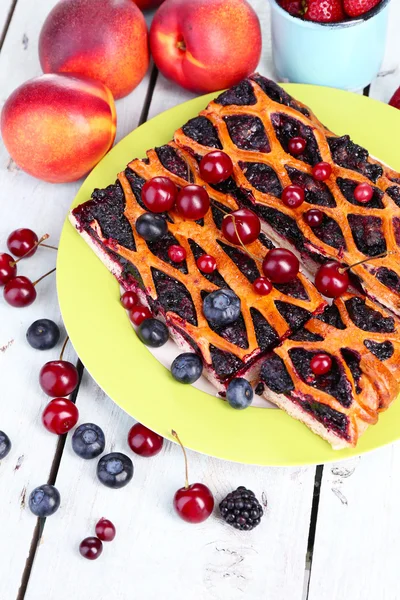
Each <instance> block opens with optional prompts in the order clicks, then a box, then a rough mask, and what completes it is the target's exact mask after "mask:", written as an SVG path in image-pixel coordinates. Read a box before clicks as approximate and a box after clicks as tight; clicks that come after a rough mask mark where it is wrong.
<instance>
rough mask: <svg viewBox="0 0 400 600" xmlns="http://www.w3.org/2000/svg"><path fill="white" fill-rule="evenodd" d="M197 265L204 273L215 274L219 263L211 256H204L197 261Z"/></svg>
mask: <svg viewBox="0 0 400 600" xmlns="http://www.w3.org/2000/svg"><path fill="white" fill-rule="evenodd" d="M196 265H197V266H198V268H199V271H201V272H202V273H213V272H214V271H215V270H216V268H217V261H216V260H215V258H214V257H213V256H210V255H209V254H202V255H201V256H199V258H198V259H197V260H196Z"/></svg>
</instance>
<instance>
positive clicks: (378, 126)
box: [57, 84, 400, 465]
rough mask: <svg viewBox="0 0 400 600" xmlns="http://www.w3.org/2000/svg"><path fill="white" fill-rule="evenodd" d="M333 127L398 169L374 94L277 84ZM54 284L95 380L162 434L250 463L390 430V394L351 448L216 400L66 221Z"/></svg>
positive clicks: (375, 437) (180, 114) (138, 133)
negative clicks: (193, 380) (185, 379)
mask: <svg viewBox="0 0 400 600" xmlns="http://www.w3.org/2000/svg"><path fill="white" fill-rule="evenodd" d="M284 87H285V89H287V90H288V91H289V92H290V93H291V94H293V95H294V96H295V97H296V98H298V99H299V100H301V101H303V102H304V103H305V104H307V105H309V106H310V107H311V108H312V109H313V111H314V112H315V113H316V115H317V116H318V117H319V118H320V119H321V121H322V122H323V123H324V124H325V125H326V126H327V127H329V128H330V129H331V130H332V131H335V132H336V133H338V134H344V133H349V134H350V135H351V136H352V138H353V139H354V140H355V141H357V142H358V143H360V144H362V145H364V146H366V147H367V148H368V149H369V151H370V152H371V154H373V155H374V156H378V157H379V158H380V159H381V160H382V161H384V162H386V163H388V164H390V165H391V166H392V167H393V168H395V169H396V168H397V169H398V170H400V152H399V145H398V140H399V139H400V113H399V112H398V111H396V109H394V108H391V107H389V106H387V105H385V104H383V103H380V102H377V101H374V100H371V99H369V98H366V97H364V96H360V95H357V94H351V93H348V92H343V91H341V90H336V89H330V88H322V87H316V86H308V85H294V84H290V85H285V86H284ZM215 96H216V94H211V95H208V96H203V97H200V98H195V99H194V100H191V101H190V102H186V103H185V104H182V105H180V106H176V107H175V108H172V109H171V110H168V111H166V112H164V113H162V114H160V115H158V116H157V117H155V118H154V119H152V120H151V121H148V122H147V123H145V124H144V125H142V126H141V127H139V128H138V129H136V130H135V131H133V132H132V133H130V134H129V135H128V136H127V137H126V138H124V139H123V140H122V141H121V142H120V143H119V144H118V145H117V146H115V147H114V148H113V149H112V150H111V151H110V152H109V153H108V155H107V156H106V157H105V158H104V159H103V160H102V161H101V162H100V163H99V164H98V165H97V166H96V168H95V169H93V171H92V172H91V173H90V175H89V176H88V177H87V179H86V181H85V182H84V183H83V185H82V187H81V189H80V190H79V192H78V194H77V196H76V198H75V200H74V202H73V206H77V205H78V204H81V203H82V202H85V201H86V200H88V199H89V198H90V194H91V192H92V190H93V189H94V188H96V187H100V188H101V187H104V186H106V185H108V184H110V183H113V182H114V181H115V176H116V173H118V172H119V171H121V170H122V169H123V168H124V167H125V165H126V164H127V163H128V162H129V161H130V160H132V159H133V158H135V157H142V156H145V152H146V149H148V148H152V147H154V146H160V145H162V144H164V143H166V142H168V141H169V140H170V139H171V138H172V136H173V133H174V131H175V129H177V128H178V127H180V126H181V125H182V124H183V123H185V122H186V121H187V120H188V119H189V118H191V117H193V116H195V115H196V114H197V113H198V112H199V111H200V110H202V109H203V108H205V106H206V105H207V103H208V102H209V101H210V100H211V99H212V98H213V97H215ZM57 286H58V295H59V300H60V305H61V311H62V316H63V319H64V322H65V326H66V328H67V331H68V333H69V335H70V337H71V340H72V343H73V345H74V347H75V350H76V352H77V353H78V355H79V356H80V358H81V360H82V362H83V363H84V365H85V367H86V368H87V369H88V371H89V373H90V374H91V375H92V377H93V378H94V379H95V380H96V382H97V383H98V384H99V386H100V387H101V388H102V389H103V390H104V391H105V392H106V394H108V396H110V398H112V399H113V400H114V401H115V402H116V403H117V404H118V405H119V406H120V407H121V408H123V409H124V410H125V411H126V412H127V413H129V414H130V415H132V416H133V417H135V418H136V419H137V420H138V421H140V422H142V423H144V424H145V425H147V426H148V427H149V428H150V429H153V430H154V431H156V432H158V433H159V434H161V435H162V436H164V437H167V438H168V437H170V431H171V429H172V428H173V429H175V430H176V431H178V433H179V435H180V437H181V439H182V440H183V442H184V444H185V445H186V446H187V447H189V448H192V449H193V450H197V451H199V452H203V453H205V454H210V455H213V456H216V457H218V458H223V459H227V460H231V461H237V462H242V463H250V464H259V465H301V464H315V463H323V462H328V461H334V460H339V459H343V458H348V457H350V456H354V455H357V454H361V453H364V452H367V451H369V450H373V449H374V448H378V447H380V446H383V445H384V444H388V443H390V442H393V441H394V440H397V439H398V438H399V437H400V418H399V417H400V402H396V403H395V404H394V405H393V406H392V407H391V409H390V410H389V411H388V412H386V413H384V414H382V415H381V417H380V420H379V423H378V424H377V425H376V426H374V427H370V428H369V430H368V431H367V432H366V433H365V434H364V435H363V436H362V438H361V440H360V443H359V445H358V447H357V449H351V450H343V451H333V450H332V449H331V448H330V446H329V445H328V444H327V443H326V442H324V441H323V440H321V439H320V438H318V437H317V436H316V435H314V434H313V433H311V432H310V431H309V430H308V429H307V428H306V427H305V426H304V425H302V424H301V423H299V422H297V421H295V420H294V419H292V418H290V417H289V416H288V415H286V414H285V413H284V412H283V411H280V410H273V409H270V410H268V409H264V408H249V409H247V410H245V411H235V410H232V409H231V408H230V407H229V406H228V405H227V404H226V403H225V402H223V401H222V400H219V399H218V398H215V397H212V396H210V395H208V394H205V393H204V392H201V391H199V390H196V389H195V388H193V387H191V386H185V385H181V384H179V383H177V382H175V381H174V380H173V379H172V377H171V376H170V374H169V372H168V371H167V370H166V369H165V367H163V366H162V365H161V364H160V363H159V362H158V361H157V360H156V359H155V358H154V357H153V356H152V355H151V354H150V352H149V351H148V350H147V348H146V347H145V346H143V345H142V344H141V342H140V341H139V340H138V338H137V337H136V334H135V332H134V330H133V328H132V327H131V326H130V323H129V320H128V317H127V315H126V313H125V311H124V310H123V309H122V307H121V306H120V303H119V285H118V283H117V281H116V280H115V279H114V278H113V276H112V275H111V274H110V273H109V272H108V271H107V269H106V268H105V267H104V266H103V264H102V263H101V262H100V260H99V259H98V258H97V257H96V256H95V254H94V253H93V252H92V250H91V249H90V248H89V247H88V246H87V245H86V243H85V242H84V241H83V240H82V238H81V237H80V236H79V235H78V233H77V232H76V231H75V230H74V228H73V227H72V226H71V225H70V224H69V223H68V222H66V224H65V226H64V229H63V232H62V236H61V240H60V248H59V252H58V262H57Z"/></svg>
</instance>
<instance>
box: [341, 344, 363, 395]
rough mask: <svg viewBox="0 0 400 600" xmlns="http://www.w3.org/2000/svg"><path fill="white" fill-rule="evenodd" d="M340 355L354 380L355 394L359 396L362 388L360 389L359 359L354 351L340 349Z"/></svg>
mask: <svg viewBox="0 0 400 600" xmlns="http://www.w3.org/2000/svg"><path fill="white" fill-rule="evenodd" d="M340 353H341V355H342V357H343V360H344V361H345V363H346V365H347V366H348V367H349V369H350V373H351V375H352V377H353V379H354V386H355V388H356V392H357V394H360V393H361V391H362V388H361V387H360V379H361V375H362V371H361V369H360V360H361V357H360V355H359V354H358V353H357V352H354V350H350V348H342V349H341V350H340Z"/></svg>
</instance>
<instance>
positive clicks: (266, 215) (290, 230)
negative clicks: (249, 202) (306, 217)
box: [253, 203, 305, 250]
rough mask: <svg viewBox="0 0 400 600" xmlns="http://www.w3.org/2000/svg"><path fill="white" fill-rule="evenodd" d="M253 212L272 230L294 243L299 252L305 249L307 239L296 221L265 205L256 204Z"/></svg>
mask: <svg viewBox="0 0 400 600" xmlns="http://www.w3.org/2000/svg"><path fill="white" fill-rule="evenodd" d="M253 210H254V212H255V213H257V214H258V215H259V216H260V217H261V218H262V219H264V221H266V222H267V223H268V224H269V225H270V226H271V227H272V229H274V230H275V231H276V232H277V233H279V235H281V236H282V237H284V238H286V239H288V240H289V241H290V242H292V244H293V245H294V246H296V248H297V249H298V250H303V249H304V243H305V238H304V236H303V234H302V232H301V230H300V229H299V226H298V225H297V223H296V220H295V219H292V217H289V216H288V215H285V213H282V212H280V211H279V210H276V209H275V208H270V207H268V206H265V205H264V204H258V203H257V204H255V205H254V207H253Z"/></svg>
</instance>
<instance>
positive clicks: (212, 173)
mask: <svg viewBox="0 0 400 600" xmlns="http://www.w3.org/2000/svg"><path fill="white" fill-rule="evenodd" d="M199 169H200V175H201V177H202V179H204V181H206V182H207V183H214V184H215V183H222V182H223V181H225V180H226V179H228V178H229V177H230V176H231V175H232V173H233V163H232V161H231V159H230V157H229V156H228V155H227V154H226V153H225V152H221V150H214V151H213V152H209V153H208V154H206V155H205V156H203V158H202V159H201V161H200V164H199Z"/></svg>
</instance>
